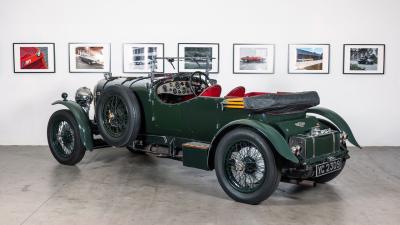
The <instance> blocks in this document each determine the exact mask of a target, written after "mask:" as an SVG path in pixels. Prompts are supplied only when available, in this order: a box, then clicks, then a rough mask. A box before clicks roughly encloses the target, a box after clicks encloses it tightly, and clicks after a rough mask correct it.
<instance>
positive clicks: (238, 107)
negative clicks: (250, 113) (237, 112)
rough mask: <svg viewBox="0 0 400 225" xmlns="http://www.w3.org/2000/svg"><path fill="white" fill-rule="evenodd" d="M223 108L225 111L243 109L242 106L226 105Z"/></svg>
mask: <svg viewBox="0 0 400 225" xmlns="http://www.w3.org/2000/svg"><path fill="white" fill-rule="evenodd" d="M224 107H225V108H227V109H244V106H243V105H226V106H224Z"/></svg>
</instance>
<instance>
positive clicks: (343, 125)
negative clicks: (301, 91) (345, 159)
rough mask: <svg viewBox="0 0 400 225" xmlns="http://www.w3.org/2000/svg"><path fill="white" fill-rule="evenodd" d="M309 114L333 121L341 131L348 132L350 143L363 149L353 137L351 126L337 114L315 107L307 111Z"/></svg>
mask: <svg viewBox="0 0 400 225" xmlns="http://www.w3.org/2000/svg"><path fill="white" fill-rule="evenodd" d="M307 113H313V114H317V115H320V116H322V117H325V118H326V119H328V120H330V121H332V123H333V124H334V125H335V126H337V128H339V130H340V131H344V132H346V134H347V135H348V140H349V142H350V143H352V144H353V145H354V146H357V147H358V148H361V146H360V145H359V144H358V142H357V140H356V138H355V137H354V135H353V132H352V131H351V129H350V126H349V125H348V124H347V122H346V121H345V120H344V119H343V118H342V117H341V116H339V114H337V113H336V112H334V111H332V110H330V109H327V108H323V107H314V108H309V109H308V110H307Z"/></svg>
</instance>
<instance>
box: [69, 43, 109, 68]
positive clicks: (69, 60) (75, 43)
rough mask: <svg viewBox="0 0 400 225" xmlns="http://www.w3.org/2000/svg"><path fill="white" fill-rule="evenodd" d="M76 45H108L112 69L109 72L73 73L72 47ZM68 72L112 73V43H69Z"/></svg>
mask: <svg viewBox="0 0 400 225" xmlns="http://www.w3.org/2000/svg"><path fill="white" fill-rule="evenodd" d="M75 44H79V45H96V44H97V45H98V44H101V45H108V49H109V59H108V63H109V64H110V67H109V69H108V71H71V45H75ZM68 71H69V73H98V74H101V73H111V43H101V42H70V43H68Z"/></svg>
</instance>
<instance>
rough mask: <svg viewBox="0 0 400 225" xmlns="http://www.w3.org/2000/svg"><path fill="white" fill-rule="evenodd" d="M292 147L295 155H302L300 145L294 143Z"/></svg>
mask: <svg viewBox="0 0 400 225" xmlns="http://www.w3.org/2000/svg"><path fill="white" fill-rule="evenodd" d="M291 149H292V152H293V154H294V155H295V156H298V155H300V152H301V146H300V145H294V146H292V147H291Z"/></svg>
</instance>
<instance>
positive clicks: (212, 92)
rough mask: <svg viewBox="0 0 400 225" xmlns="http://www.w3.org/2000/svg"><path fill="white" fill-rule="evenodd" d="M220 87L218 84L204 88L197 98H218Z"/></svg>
mask: <svg viewBox="0 0 400 225" xmlns="http://www.w3.org/2000/svg"><path fill="white" fill-rule="evenodd" d="M221 90H222V89H221V86H219V85H218V84H214V85H212V86H210V87H208V88H206V89H205V90H204V91H203V92H201V94H200V95H199V96H203V97H219V96H221Z"/></svg>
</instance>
